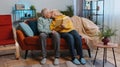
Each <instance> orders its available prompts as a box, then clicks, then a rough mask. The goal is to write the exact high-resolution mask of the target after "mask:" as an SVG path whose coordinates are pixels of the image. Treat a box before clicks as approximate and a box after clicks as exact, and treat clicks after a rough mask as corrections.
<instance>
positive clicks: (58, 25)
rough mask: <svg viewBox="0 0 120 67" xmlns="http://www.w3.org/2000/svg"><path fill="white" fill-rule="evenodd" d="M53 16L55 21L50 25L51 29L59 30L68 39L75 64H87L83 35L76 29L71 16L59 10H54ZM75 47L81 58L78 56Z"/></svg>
mask: <svg viewBox="0 0 120 67" xmlns="http://www.w3.org/2000/svg"><path fill="white" fill-rule="evenodd" d="M52 18H53V21H52V23H51V25H50V29H51V30H55V31H57V32H59V33H60V35H61V37H62V38H64V39H65V40H66V42H67V44H68V46H69V50H70V53H71V56H72V62H73V63H74V64H86V60H85V59H84V58H83V52H82V39H81V36H80V35H79V34H78V32H77V31H76V30H75V29H74V27H73V24H72V21H71V20H70V18H69V17H68V16H65V15H63V14H62V13H60V12H59V11H58V10H53V11H52ZM75 49H76V51H77V55H78V56H79V59H77V57H76V52H75Z"/></svg>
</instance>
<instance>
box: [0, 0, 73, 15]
mask: <svg viewBox="0 0 120 67" xmlns="http://www.w3.org/2000/svg"><path fill="white" fill-rule="evenodd" d="M15 4H25V8H26V9H27V8H29V6H30V5H35V7H36V9H37V12H39V11H41V9H42V8H50V9H59V10H65V9H66V6H67V5H73V0H2V1H0V14H11V13H12V10H13V9H14V6H15Z"/></svg>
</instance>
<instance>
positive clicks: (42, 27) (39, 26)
mask: <svg viewBox="0 0 120 67" xmlns="http://www.w3.org/2000/svg"><path fill="white" fill-rule="evenodd" d="M43 20H44V19H43V18H41V17H40V18H39V19H38V23H37V27H38V31H39V32H46V30H45V29H44V25H43V23H44V22H43Z"/></svg>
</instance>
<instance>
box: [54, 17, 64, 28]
mask: <svg viewBox="0 0 120 67" xmlns="http://www.w3.org/2000/svg"><path fill="white" fill-rule="evenodd" d="M62 23H63V19H58V20H56V24H55V27H58V26H61V25H62Z"/></svg>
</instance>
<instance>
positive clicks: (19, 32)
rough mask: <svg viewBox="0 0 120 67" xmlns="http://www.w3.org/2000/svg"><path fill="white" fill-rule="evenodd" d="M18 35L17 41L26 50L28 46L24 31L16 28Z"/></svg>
mask: <svg viewBox="0 0 120 67" xmlns="http://www.w3.org/2000/svg"><path fill="white" fill-rule="evenodd" d="M16 35H17V41H18V43H19V45H20V47H21V48H22V49H23V50H24V48H25V47H26V45H25V43H24V39H25V35H24V33H23V32H22V31H21V30H16Z"/></svg>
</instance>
